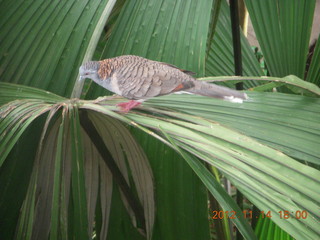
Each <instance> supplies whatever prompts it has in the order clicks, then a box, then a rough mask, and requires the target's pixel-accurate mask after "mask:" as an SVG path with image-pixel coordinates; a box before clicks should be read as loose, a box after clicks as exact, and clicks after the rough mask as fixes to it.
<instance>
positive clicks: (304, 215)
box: [212, 210, 308, 219]
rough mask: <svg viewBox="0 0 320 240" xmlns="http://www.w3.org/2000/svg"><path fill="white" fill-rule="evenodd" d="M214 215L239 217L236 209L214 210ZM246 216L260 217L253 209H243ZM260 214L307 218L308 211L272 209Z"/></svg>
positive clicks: (219, 217)
mask: <svg viewBox="0 0 320 240" xmlns="http://www.w3.org/2000/svg"><path fill="white" fill-rule="evenodd" d="M212 213H213V216H212V219H223V218H229V219H235V218H236V217H237V215H238V214H237V212H236V211H212ZM241 214H242V215H243V217H244V218H249V219H252V218H254V217H255V218H258V217H259V216H253V212H252V211H251V210H243V211H242V212H241ZM258 214H259V215H260V216H261V218H272V214H277V216H279V217H280V218H281V219H289V218H295V219H306V218H307V217H308V212H307V211H306V210H297V211H293V212H292V211H287V210H283V211H279V212H277V213H274V212H273V213H271V211H267V212H265V211H260V212H258Z"/></svg>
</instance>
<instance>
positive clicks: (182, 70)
mask: <svg viewBox="0 0 320 240" xmlns="http://www.w3.org/2000/svg"><path fill="white" fill-rule="evenodd" d="M159 63H161V64H163V65H166V66H169V67H172V68H175V69H179V70H180V71H181V72H183V73H185V74H188V75H190V76H193V75H196V73H195V72H192V71H189V70H185V69H181V68H178V67H177V66H175V65H172V64H170V63H165V62H159Z"/></svg>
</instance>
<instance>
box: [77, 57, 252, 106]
mask: <svg viewBox="0 0 320 240" xmlns="http://www.w3.org/2000/svg"><path fill="white" fill-rule="evenodd" d="M79 73H80V80H83V79H85V78H90V79H92V80H93V81H94V82H96V83H97V84H99V85H101V86H102V87H104V88H106V89H108V90H109V91H111V92H114V93H116V94H118V95H120V96H122V97H125V98H127V99H130V100H131V101H129V102H125V103H119V104H118V106H119V107H120V108H121V110H122V111H123V112H128V111H129V110H130V109H132V108H134V107H135V106H137V105H139V104H141V102H143V101H144V100H146V99H149V98H152V97H157V96H162V95H167V94H171V93H178V92H187V93H192V94H198V95H202V96H208V97H214V98H221V99H224V100H228V101H231V102H239V103H241V102H242V101H243V100H245V99H247V98H248V97H247V95H246V94H245V93H243V92H239V91H236V90H233V89H230V88H227V87H222V86H218V85H215V84H210V83H207V82H204V81H199V80H196V79H195V78H193V77H192V75H193V74H194V73H192V72H190V71H186V70H182V69H179V68H177V67H176V66H174V65H171V64H168V63H164V62H157V61H152V60H149V59H146V58H143V57H139V56H133V55H124V56H119V57H115V58H109V59H105V60H101V61H89V62H86V63H84V64H83V65H82V66H81V67H80V69H79Z"/></svg>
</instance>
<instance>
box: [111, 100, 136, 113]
mask: <svg viewBox="0 0 320 240" xmlns="http://www.w3.org/2000/svg"><path fill="white" fill-rule="evenodd" d="M140 104H141V102H138V101H135V100H130V101H129V102H123V103H118V104H117V106H118V107H120V109H121V112H125V113H127V112H129V111H130V110H131V109H132V108H135V107H136V106H139V105H140Z"/></svg>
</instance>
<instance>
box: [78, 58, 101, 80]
mask: <svg viewBox="0 0 320 240" xmlns="http://www.w3.org/2000/svg"><path fill="white" fill-rule="evenodd" d="M99 67H100V63H99V62H97V61H89V62H86V63H84V64H82V66H81V67H80V68H79V74H80V80H79V81H81V80H84V79H86V78H90V79H92V80H99V75H98V71H99Z"/></svg>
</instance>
